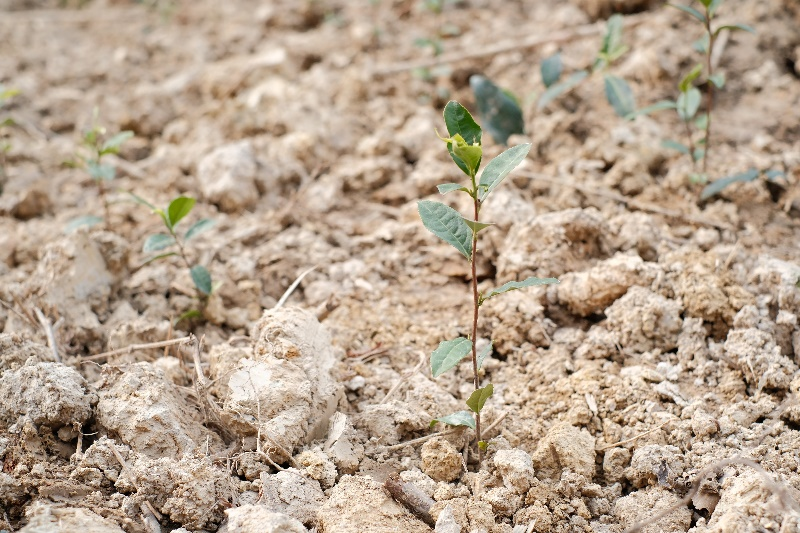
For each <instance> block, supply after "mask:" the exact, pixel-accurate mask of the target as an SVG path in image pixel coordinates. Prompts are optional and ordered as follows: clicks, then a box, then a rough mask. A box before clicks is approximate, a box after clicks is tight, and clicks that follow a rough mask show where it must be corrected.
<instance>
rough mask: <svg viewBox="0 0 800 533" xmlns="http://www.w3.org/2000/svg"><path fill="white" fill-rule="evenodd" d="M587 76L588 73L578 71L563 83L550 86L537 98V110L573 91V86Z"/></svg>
mask: <svg viewBox="0 0 800 533" xmlns="http://www.w3.org/2000/svg"><path fill="white" fill-rule="evenodd" d="M588 75H589V72H588V71H586V70H579V71H577V72H573V73H572V74H570V75H569V76H567V79H565V80H564V81H562V82H559V83H556V84H554V85H551V86H550V87H548V88H547V90H546V91H545V92H544V93H542V96H540V97H539V103H538V104H536V107H537V108H538V109H544V108H545V107H547V106H548V104H550V102H552V101H553V100H555V99H556V98H558V97H559V96H561V95H562V94H564V93H566V92H568V91H570V90H572V89H574V88H575V86H576V85H578V84H579V83H580V82H582V81H583V80H585V79H586V77H587V76H588Z"/></svg>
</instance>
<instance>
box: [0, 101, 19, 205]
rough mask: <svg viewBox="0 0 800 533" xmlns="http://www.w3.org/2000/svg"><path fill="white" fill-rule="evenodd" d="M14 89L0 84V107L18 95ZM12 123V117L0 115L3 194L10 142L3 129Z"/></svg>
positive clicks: (1, 184)
mask: <svg viewBox="0 0 800 533" xmlns="http://www.w3.org/2000/svg"><path fill="white" fill-rule="evenodd" d="M18 94H19V91H18V90H16V89H9V88H7V87H4V86H2V85H0V109H3V107H5V105H6V102H7V101H8V100H10V99H11V98H13V97H14V96H16V95H18ZM13 125H14V119H13V118H11V117H10V116H3V115H0V194H3V185H4V184H5V182H6V177H7V171H6V154H8V151H9V150H11V143H10V142H8V141H7V140H6V137H5V135H6V132H5V129H6V128H8V127H11V126H13Z"/></svg>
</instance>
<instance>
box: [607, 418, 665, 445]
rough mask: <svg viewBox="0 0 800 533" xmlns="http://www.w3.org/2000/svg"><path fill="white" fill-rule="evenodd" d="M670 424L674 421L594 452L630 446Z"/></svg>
mask: <svg viewBox="0 0 800 533" xmlns="http://www.w3.org/2000/svg"><path fill="white" fill-rule="evenodd" d="M670 422H672V420H667V421H666V422H664V423H663V424H661V425H660V426H656V427H654V428H650V429H648V430H647V431H645V432H644V433H639V434H638V435H636V436H633V437H631V438H629V439H625V440H621V441H619V442H615V443H613V444H606V445H605V446H600V447H599V448H595V449H594V451H596V452H602V451H603V450H608V449H609V448H616V447H617V446H622V445H623V444H628V443H629V442H633V441H635V440H636V439H640V438H642V437H644V436H646V435H649V434H650V433H652V432H654V431H658V430H659V429H661V428H663V427H664V426H666V425H667V424H669V423H670Z"/></svg>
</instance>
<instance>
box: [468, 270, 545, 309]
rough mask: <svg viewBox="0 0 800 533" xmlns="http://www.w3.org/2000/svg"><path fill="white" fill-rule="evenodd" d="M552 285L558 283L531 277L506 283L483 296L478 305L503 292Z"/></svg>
mask: <svg viewBox="0 0 800 533" xmlns="http://www.w3.org/2000/svg"><path fill="white" fill-rule="evenodd" d="M554 283H558V280H557V279H556V278H537V277H534V276H531V277H529V278H527V279H524V280H522V281H509V282H508V283H504V284H503V285H501V286H500V287H498V288H496V289H492V290H490V291H489V292H487V293H485V294H483V295H482V296H481V298H480V303H483V302H485V301H486V300H488V299H489V298H493V297H495V296H497V295H498V294H503V293H504V292H509V291H516V290H519V289H524V288H525V287H536V286H539V285H552V284H554Z"/></svg>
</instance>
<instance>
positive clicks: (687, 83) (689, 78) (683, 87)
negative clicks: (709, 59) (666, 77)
mask: <svg viewBox="0 0 800 533" xmlns="http://www.w3.org/2000/svg"><path fill="white" fill-rule="evenodd" d="M702 72H703V65H702V64H701V63H698V64H696V65H695V66H694V68H692V70H690V71H689V72H688V73H687V74H686V76H684V77H683V79H681V82H680V83H679V84H678V89H679V90H680V91H681V92H682V93H685V92H686V91H688V90H689V88H690V87H691V86H692V82H693V81H694V80H696V79H697V77H698V76H699V75H700V74H702Z"/></svg>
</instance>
